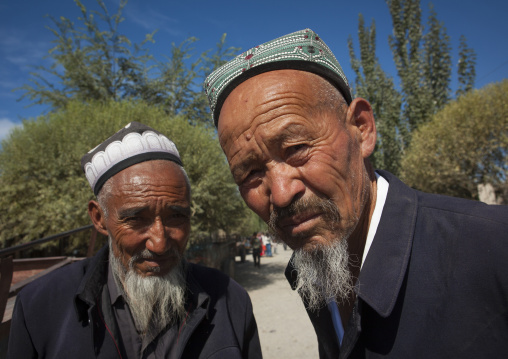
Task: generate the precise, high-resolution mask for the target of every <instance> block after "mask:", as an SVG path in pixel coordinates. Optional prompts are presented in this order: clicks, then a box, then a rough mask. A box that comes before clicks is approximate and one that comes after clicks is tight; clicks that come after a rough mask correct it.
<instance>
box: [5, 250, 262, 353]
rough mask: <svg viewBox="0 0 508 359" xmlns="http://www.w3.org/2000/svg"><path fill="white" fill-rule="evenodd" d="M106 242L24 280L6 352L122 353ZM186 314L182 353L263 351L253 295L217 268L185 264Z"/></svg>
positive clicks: (181, 330) (180, 347)
mask: <svg viewBox="0 0 508 359" xmlns="http://www.w3.org/2000/svg"><path fill="white" fill-rule="evenodd" d="M107 267H108V248H107V247H104V248H103V249H101V250H100V251H99V252H98V253H97V255H95V256H94V257H92V258H90V259H85V260H82V261H80V262H77V263H74V264H72V265H69V266H65V267H63V268H61V269H59V270H56V271H54V272H52V273H50V274H48V275H46V276H44V277H42V278H40V279H39V280H37V281H35V282H33V283H31V284H30V285H28V286H26V287H25V288H24V289H23V290H22V291H21V292H20V293H19V295H18V298H17V300H16V305H15V308H14V312H13V317H12V324H11V332H10V337H9V346H8V355H7V357H8V358H10V359H19V358H66V359H68V358H72V359H78V358H86V359H89V358H121V357H122V353H123V349H122V346H121V345H119V343H121V338H120V335H119V333H120V332H119V330H118V328H117V327H116V320H115V319H114V314H113V312H112V310H111V305H110V299H109V294H108V291H107V290H106V288H107V286H106V282H107ZM187 284H188V292H189V295H188V303H187V307H188V311H189V313H188V317H187V319H186V321H185V324H184V325H183V326H182V327H181V328H180V334H179V336H178V358H217V359H219V358H261V357H262V356H261V347H260V344H259V337H258V332H257V326H256V321H255V319H254V316H253V313H252V304H251V301H250V298H249V296H248V295H247V293H246V292H245V290H244V289H243V288H241V287H240V286H239V285H238V284H237V283H236V282H235V281H233V280H232V279H230V278H229V277H227V276H226V275H224V274H222V273H220V272H219V271H217V270H214V269H210V268H206V267H202V266H198V265H194V264H190V263H189V264H188V274H187Z"/></svg>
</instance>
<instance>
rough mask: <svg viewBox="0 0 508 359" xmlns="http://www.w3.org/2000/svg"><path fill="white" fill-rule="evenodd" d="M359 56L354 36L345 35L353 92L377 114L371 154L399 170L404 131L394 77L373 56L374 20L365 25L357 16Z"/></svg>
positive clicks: (375, 162) (379, 164) (376, 161)
mask: <svg viewBox="0 0 508 359" xmlns="http://www.w3.org/2000/svg"><path fill="white" fill-rule="evenodd" d="M358 39H359V47H360V58H357V57H356V55H355V51H354V46H353V39H352V37H351V36H350V37H349V39H348V47H349V55H350V58H351V67H352V68H353V71H354V72H355V75H356V78H355V95H356V96H358V97H363V98H365V99H367V100H368V101H369V102H370V104H371V105H372V110H373V112H374V116H375V118H376V127H377V131H378V138H377V143H376V150H375V151H374V154H373V155H372V158H371V160H372V163H373V165H374V167H375V168H383V169H386V170H388V171H390V172H392V173H394V174H398V172H399V167H400V157H401V153H402V141H401V139H402V137H403V136H404V134H405V133H406V131H405V128H404V127H401V123H400V107H401V96H400V94H399V93H398V92H397V90H395V87H394V84H393V79H392V78H390V77H388V76H387V75H386V73H385V72H384V71H383V70H382V68H381V65H380V64H379V60H378V58H377V56H376V24H375V22H374V21H372V25H371V26H370V27H369V26H365V22H364V19H363V16H362V15H361V14H360V15H359V17H358Z"/></svg>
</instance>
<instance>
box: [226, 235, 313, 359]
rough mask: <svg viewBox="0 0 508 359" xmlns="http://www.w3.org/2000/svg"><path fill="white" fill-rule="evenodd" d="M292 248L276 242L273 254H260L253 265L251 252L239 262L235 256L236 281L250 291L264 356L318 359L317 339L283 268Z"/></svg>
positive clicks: (268, 357)
mask: <svg viewBox="0 0 508 359" xmlns="http://www.w3.org/2000/svg"><path fill="white" fill-rule="evenodd" d="M291 254H292V251H291V250H290V249H289V248H288V249H287V250H286V251H284V248H283V247H282V245H278V248H277V254H274V255H273V257H261V267H260V268H256V267H254V262H253V260H252V255H247V257H246V261H245V262H244V263H240V257H236V263H235V276H234V278H235V280H236V281H237V282H238V283H240V284H241V285H242V286H243V287H244V288H245V289H246V290H247V292H248V293H249V295H250V297H251V299H252V304H253V307H254V315H255V316H256V322H257V325H258V331H259V339H260V340H261V348H262V350H263V358H265V359H285V358H291V359H309V358H318V349H317V347H318V346H317V339H316V334H315V333H314V329H313V328H312V324H311V322H310V320H309V317H308V316H307V313H306V311H305V308H304V307H303V304H302V302H301V300H300V297H299V296H298V294H297V293H296V292H295V291H293V290H292V289H291V287H290V286H289V283H288V281H287V280H286V277H285V276H284V270H285V269H286V265H287V263H288V261H289V259H290V258H291Z"/></svg>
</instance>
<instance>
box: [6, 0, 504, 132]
mask: <svg viewBox="0 0 508 359" xmlns="http://www.w3.org/2000/svg"><path fill="white" fill-rule="evenodd" d="M105 1H106V4H107V6H108V8H109V9H110V12H111V13H115V12H116V9H117V6H118V0H105ZM83 3H84V4H85V6H86V7H87V8H96V2H95V0H83ZM428 4H429V2H428V1H422V2H421V6H422V9H423V10H424V21H425V20H426V15H427V14H428ZM433 4H434V8H435V9H436V11H437V14H438V19H439V20H441V21H443V22H444V24H445V27H446V29H447V33H448V35H449V36H450V38H451V42H452V56H453V62H454V69H453V75H452V76H453V80H452V90H453V91H454V90H455V86H456V63H457V59H458V56H457V54H458V42H459V38H460V35H465V36H466V38H467V41H468V45H469V46H470V47H472V48H473V49H474V50H475V51H476V53H477V65H476V74H477V76H476V88H481V87H483V86H485V85H486V84H488V83H491V82H497V81H500V80H502V79H505V78H508V21H506V18H507V16H508V2H506V1H502V0H483V1H481V2H479V1H472V0H435V1H434V2H433ZM360 13H362V14H363V16H364V18H365V20H366V22H367V23H368V24H370V21H371V20H372V19H374V20H375V22H376V28H377V56H378V58H379V60H380V62H381V65H382V67H383V69H384V70H385V71H386V72H387V73H389V74H390V75H391V76H393V77H394V78H395V79H396V78H397V75H396V72H395V67H394V65H393V59H392V54H391V51H390V48H389V45H388V35H389V34H390V33H391V19H390V15H389V12H388V8H387V6H386V4H385V2H384V1H383V0H355V1H340V0H335V1H321V0H314V1H299V0H293V1H290V0H282V1H277V0H271V1H267V0H258V1H203V0H200V1H192V0H188V1H182V0H179V1H174V0H130V1H129V3H128V4H127V7H126V8H125V10H124V14H123V15H124V18H125V21H124V22H123V23H122V25H121V27H120V32H121V33H123V34H125V35H127V37H129V38H130V39H131V40H132V41H134V42H140V41H141V40H142V39H143V38H144V36H145V34H147V33H151V32H152V31H154V30H158V33H157V34H156V36H155V41H156V42H155V44H153V45H151V46H150V53H151V54H152V55H154V56H156V57H159V58H161V57H162V56H164V55H168V54H169V50H170V45H171V43H172V42H174V43H176V44H179V43H181V42H182V41H183V40H185V39H186V38H188V37H190V36H194V37H197V38H198V39H199V42H198V43H197V44H196V46H195V47H196V53H200V52H202V51H204V50H207V49H210V48H213V47H214V46H215V44H216V43H217V42H218V41H219V39H220V37H221V35H222V34H223V33H227V44H228V45H230V46H236V47H241V48H242V50H247V49H249V48H250V47H253V46H255V45H258V44H260V43H263V42H265V41H268V40H271V39H273V38H275V37H278V36H281V35H284V34H287V33H290V32H293V31H296V30H300V29H304V28H307V27H308V28H311V29H313V30H314V31H316V32H317V33H318V34H319V35H320V37H321V38H322V39H323V40H324V41H325V42H326V43H327V44H328V46H329V47H330V48H331V49H332V51H333V52H334V53H335V56H336V57H337V59H338V60H339V62H340V63H341V65H342V67H343V68H344V71H345V73H346V76H347V77H348V78H349V81H350V82H351V83H354V74H353V72H352V69H351V66H350V62H349V54H348V48H347V39H348V36H349V35H352V36H353V39H354V40H355V44H356V45H357V41H358V39H357V30H358V14H360ZM45 15H52V16H54V17H59V16H65V17H67V18H69V19H72V20H75V19H76V18H77V16H79V9H78V7H77V6H76V5H75V3H74V1H72V0H1V1H0V139H1V138H4V137H5V136H6V134H7V133H8V132H9V131H10V129H11V128H12V127H13V126H16V125H19V124H20V123H21V119H30V118H34V117H36V116H39V115H40V114H42V113H43V111H44V110H45V109H44V108H43V107H41V106H32V107H28V108H27V107H26V106H27V105H28V104H29V102H28V101H21V102H18V101H17V99H18V98H19V97H20V96H21V94H22V93H21V92H19V91H18V92H12V90H13V89H15V88H17V87H19V86H22V85H23V84H26V83H28V81H29V78H30V75H29V73H30V71H32V67H33V66H37V65H48V64H49V62H48V60H45V59H44V58H43V57H44V56H45V55H46V54H47V53H48V50H49V49H51V47H52V44H51V41H52V40H53V35H52V34H51V32H50V31H49V30H47V29H46V27H47V26H51V25H52V22H51V20H50V19H49V18H48V17H46V16H45Z"/></svg>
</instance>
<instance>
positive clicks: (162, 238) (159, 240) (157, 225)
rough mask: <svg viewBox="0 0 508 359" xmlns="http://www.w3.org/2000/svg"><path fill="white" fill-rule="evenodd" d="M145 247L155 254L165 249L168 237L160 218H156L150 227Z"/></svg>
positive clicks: (163, 251) (161, 252) (162, 252)
mask: <svg viewBox="0 0 508 359" xmlns="http://www.w3.org/2000/svg"><path fill="white" fill-rule="evenodd" d="M146 248H147V249H148V250H149V251H151V252H153V253H155V254H164V253H166V251H167V248H168V239H167V236H166V230H165V228H164V224H163V223H162V220H161V219H160V218H156V219H155V221H154V222H153V224H152V226H151V227H150V230H149V237H148V240H147V241H146Z"/></svg>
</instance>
